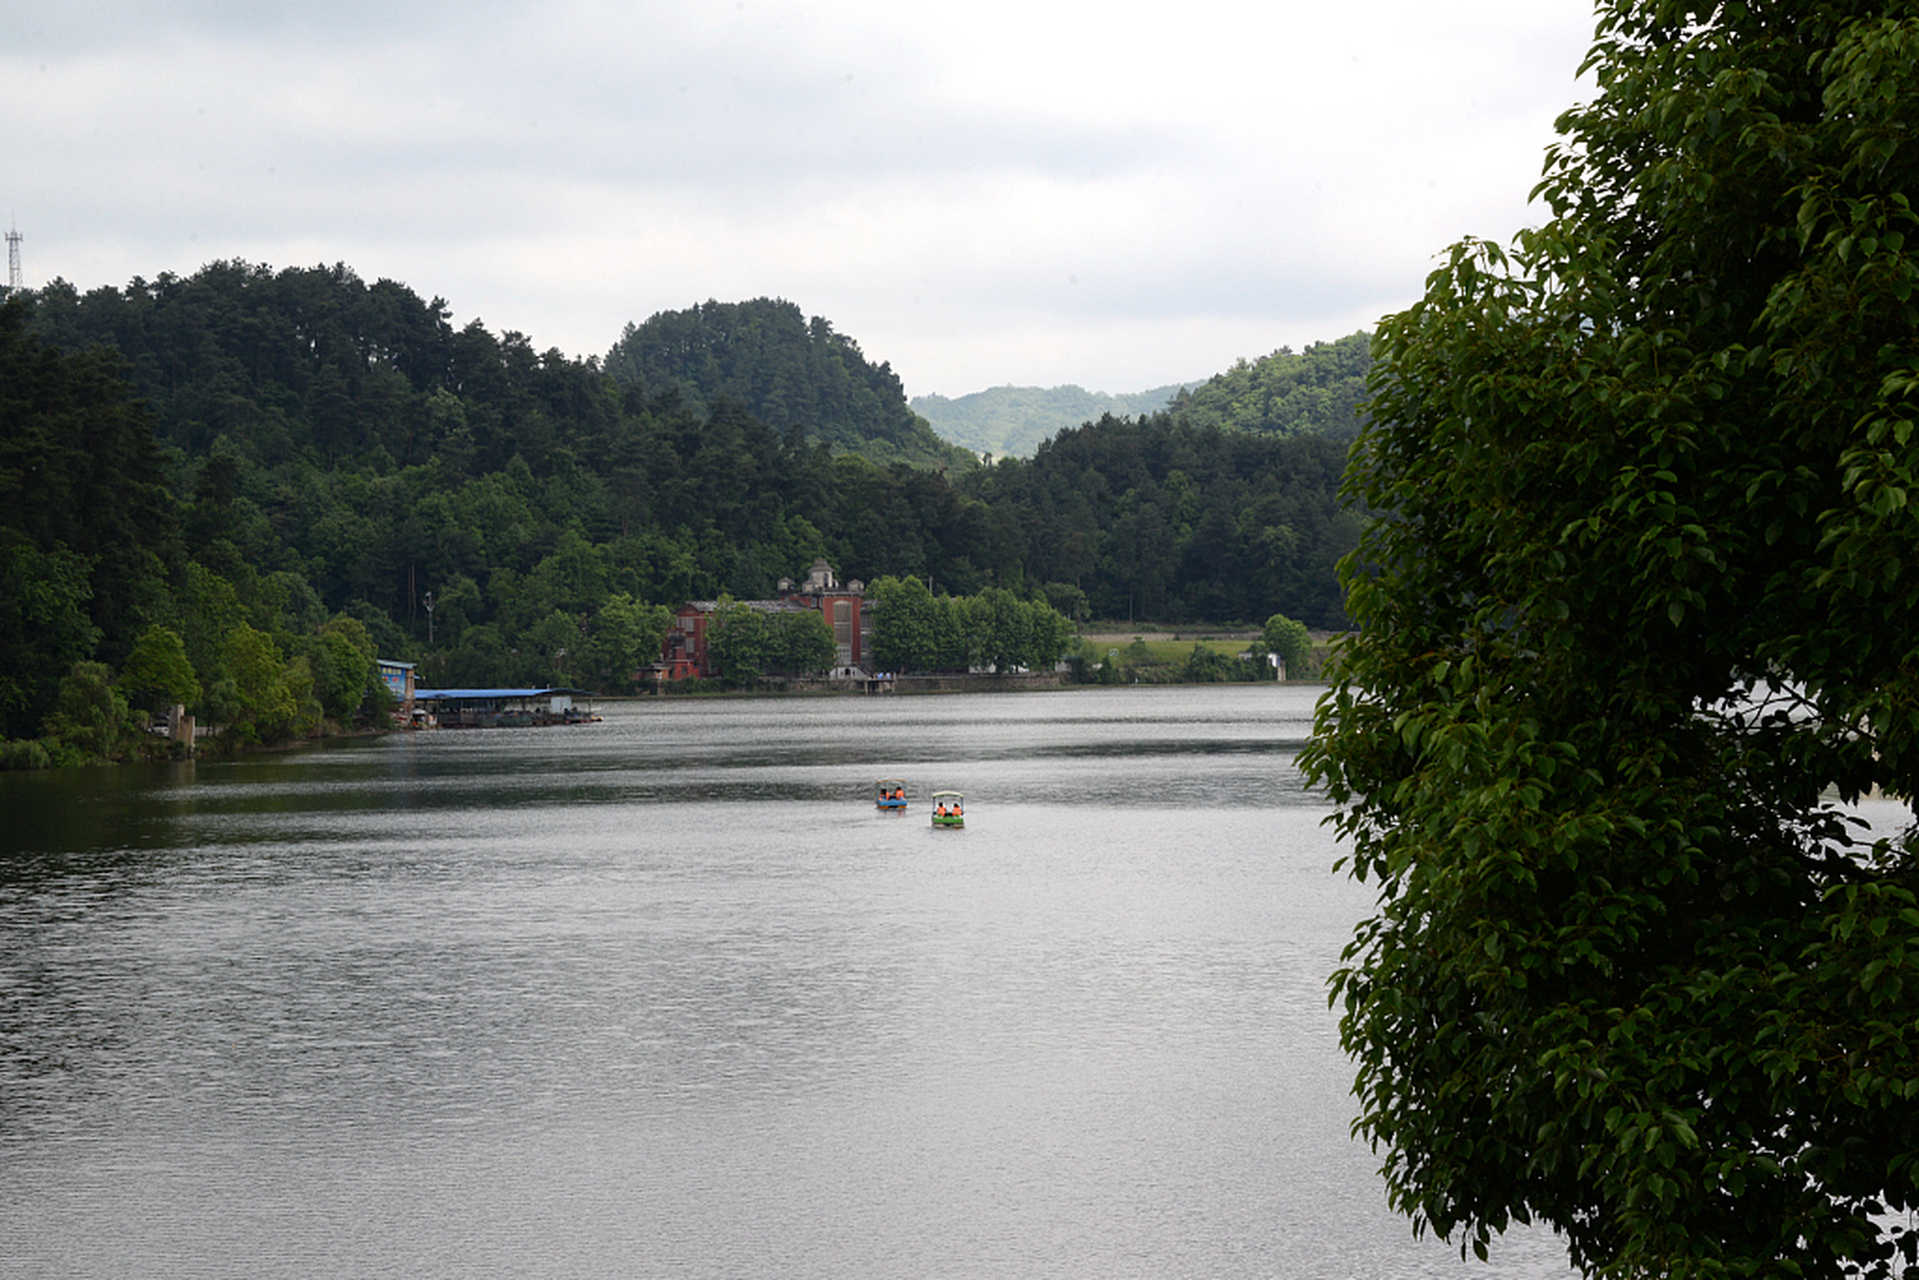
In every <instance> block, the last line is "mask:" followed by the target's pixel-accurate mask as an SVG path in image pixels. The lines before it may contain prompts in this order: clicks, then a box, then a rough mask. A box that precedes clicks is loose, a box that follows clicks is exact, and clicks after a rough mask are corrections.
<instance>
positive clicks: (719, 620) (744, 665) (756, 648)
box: [706, 600, 773, 684]
mask: <svg viewBox="0 0 1919 1280" xmlns="http://www.w3.org/2000/svg"><path fill="white" fill-rule="evenodd" d="M770 632H771V628H770V627H768V625H767V621H766V614H765V613H764V612H762V611H761V610H759V609H755V608H754V607H753V606H752V605H750V604H745V603H742V602H740V601H738V600H729V601H727V602H725V603H723V604H721V605H720V607H719V608H717V609H715V610H714V611H713V616H712V618H711V619H709V620H708V622H707V624H706V652H707V655H708V656H709V657H710V658H711V659H712V661H713V665H714V666H716V667H717V668H718V669H719V672H720V678H721V679H722V680H725V681H726V682H728V683H729V684H747V683H750V682H752V681H754V680H757V679H759V677H760V676H762V675H764V674H765V673H766V670H767V668H768V666H769V665H771V663H772V660H773V654H772V640H771V635H770Z"/></svg>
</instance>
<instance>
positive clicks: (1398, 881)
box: [1307, 0, 1919, 1277]
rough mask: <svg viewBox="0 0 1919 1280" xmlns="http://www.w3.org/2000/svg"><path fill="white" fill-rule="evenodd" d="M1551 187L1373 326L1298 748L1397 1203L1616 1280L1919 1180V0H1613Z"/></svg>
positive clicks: (1867, 1225)
mask: <svg viewBox="0 0 1919 1280" xmlns="http://www.w3.org/2000/svg"><path fill="white" fill-rule="evenodd" d="M1590 65H1591V66H1592V67H1593V68H1594V69H1595V70H1596V71H1597V74H1598V84H1599V90H1600V92H1599V96H1598V97H1597V99H1596V100H1595V101H1594V102H1593V103H1592V104H1591V105H1589V106H1586V107H1583V108H1580V109H1577V110H1574V111H1572V112H1570V113H1568V114H1567V115H1566V116H1565V117H1564V118H1563V119H1562V120H1561V122H1560V130H1561V133H1562V134H1563V136H1564V141H1563V143H1562V144H1561V145H1560V146H1559V147H1557V148H1556V149H1555V151H1554V152H1553V153H1552V154H1551V156H1550V159H1549V161H1548V164H1547V172H1546V178H1545V181H1544V182H1543V184H1542V187H1541V190H1542V192H1543V195H1544V197H1545V199H1546V200H1547V201H1548V202H1549V204H1550V207H1551V210H1552V214H1553V218H1552V220H1551V221H1550V222H1549V223H1548V224H1547V225H1546V226H1545V227H1543V228H1542V229H1540V230H1538V231H1536V232H1532V233H1528V234H1525V235H1523V236H1521V237H1520V238H1519V240H1518V242H1517V244H1516V245H1515V247H1514V248H1513V249H1512V251H1511V252H1510V253H1505V252H1501V251H1500V250H1498V249H1496V248H1494V247H1492V246H1490V245H1485V244H1480V243H1470V242H1469V243H1465V244H1462V245H1460V246H1458V247H1456V248H1455V249H1454V250H1453V251H1452V253H1451V256H1450V259H1449V261H1448V262H1447V264H1446V265H1445V266H1444V267H1443V268H1442V269H1440V270H1439V271H1437V272H1435V273H1434V275H1433V276H1432V278H1431V279H1430V280H1429V282H1428V287H1427V292H1426V295H1425V298H1424V300H1423V301H1422V302H1420V303H1419V304H1418V305H1416V306H1414V307H1413V308H1411V309H1410V310H1408V311H1406V312H1404V313H1402V314H1400V315H1398V316H1395V317H1392V318H1390V319H1389V320H1387V321H1386V322H1385V324H1384V325H1383V326H1382V327H1381V329H1380V331H1379V335H1378V346H1377V348H1376V355H1377V357H1378V359H1379V362H1380V363H1379V365H1378V366H1377V367H1376V368H1375V371H1374V374H1373V379H1372V386H1373V388H1374V391H1375V399H1374V402H1373V404H1372V422H1373V425H1372V426H1370V427H1369V428H1368V429H1367V430H1366V431H1365V432H1364V434H1363V435H1362V437H1361V439H1360V441H1359V444H1358V446H1357V449H1356V452H1355V456H1354V463H1353V469H1352V471H1351V474H1350V477H1349V481H1348V491H1349V494H1350V495H1351V496H1352V497H1353V498H1356V499H1358V500H1361V501H1363V502H1365V503H1367V504H1368V505H1370V506H1371V507H1372V508H1373V509H1374V510H1375V511H1376V512H1378V513H1379V514H1380V518H1379V520H1378V521H1377V522H1376V523H1375V524H1374V525H1373V526H1372V527H1371V529H1370V531H1369V532H1368V533H1367V534H1366V535H1365V537H1364V539H1363V541H1362V544H1361V548H1360V550H1359V552H1358V553H1356V555H1355V556H1354V557H1353V558H1352V559H1351V560H1350V561H1349V562H1348V565H1347V568H1346V583H1347V586H1348V589H1349V592H1350V599H1349V607H1350V609H1351V610H1352V612H1353V614H1354V617H1355V619H1356V620H1357V622H1358V623H1359V626H1360V632H1359V634H1358V638H1357V639H1356V641H1355V642H1353V643H1351V644H1349V645H1347V646H1345V647H1344V648H1343V649H1342V650H1341V651H1340V652H1339V654H1338V656H1337V658H1336V660H1335V669H1334V671H1333V673H1332V676H1333V681H1334V684H1333V688H1332V690H1331V692H1330V693H1329V694H1328V696H1327V698H1326V699H1325V701H1324V702H1323V704H1322V708H1321V712H1320V718H1319V723H1318V727H1317V736H1316V739H1315V743H1314V745H1313V747H1312V749H1311V750H1310V751H1309V753H1308V756H1307V767H1308V769H1309V771H1310V772H1311V773H1312V774H1313V775H1314V776H1316V777H1317V778H1318V779H1319V780H1320V781H1321V782H1323V783H1324V784H1325V785H1326V786H1327V787H1328V789H1329V791H1330V792H1331V794H1332V796H1333V798H1334V799H1335V801H1336V802H1337V804H1338V805H1339V806H1340V808H1339V813H1338V816H1337V819H1336V821H1337V824H1338V826H1339V827H1340V829H1341V830H1342V832H1343V834H1344V835H1345V836H1346V837H1347V838H1348V839H1349V840H1350V841H1351V866H1352V869H1353V871H1354V872H1355V874H1357V875H1358V876H1360V877H1361V878H1363V879H1371V880H1374V881H1376V882H1377V883H1378V884H1379V886H1380V891H1381V897H1380V905H1379V913H1378V915H1377V916H1376V917H1375V918H1374V919H1372V920H1371V921H1369V922H1367V923H1365V924H1364V925H1362V926H1361V928H1360V930H1359V932H1358V934H1357V936H1356V938H1355V940H1354V942H1353V944H1352V946H1351V949H1350V950H1349V952H1348V960H1349V963H1350V967H1349V968H1347V969H1345V970H1344V971H1342V972H1341V973H1340V974H1339V975H1338V977H1337V979H1336V982H1335V990H1336V999H1337V1000H1338V1001H1339V1002H1340V1003H1341V1004H1342V1005H1343V1008H1344V1018H1343V1023H1342V1028H1343V1034H1344V1038H1345V1041H1346V1044H1347V1046H1348V1048H1349V1049H1350V1051H1351V1052H1352V1053H1353V1054H1354V1055H1355V1056H1356V1058H1357V1060H1358V1063H1359V1078H1358V1086H1357V1088H1358V1094H1359V1097H1360V1099H1361V1104H1362V1114H1361V1118H1360V1121H1359V1127H1360V1130H1361V1131H1362V1132H1363V1133H1364V1134H1366V1135H1368V1136H1369V1137H1370V1138H1372V1139H1373V1140H1374V1141H1375V1143H1376V1144H1378V1145H1379V1147H1380V1148H1381V1149H1382V1150H1383V1151H1384V1153H1385V1174H1386V1177H1387V1179H1388V1183H1389V1186H1390V1188H1391V1192H1392V1195H1393V1198H1394V1201H1395V1203H1396V1204H1397V1205H1398V1206H1399V1207H1400V1208H1401V1209H1402V1210H1404V1211H1406V1212H1408V1213H1409V1214H1411V1215H1413V1216H1414V1218H1415V1220H1416V1221H1417V1222H1418V1223H1420V1224H1422V1225H1424V1226H1427V1227H1430V1228H1431V1229H1433V1230H1435V1231H1436V1232H1438V1233H1440V1234H1441V1235H1444V1236H1446V1237H1448V1238H1451V1239H1457V1240H1459V1241H1460V1242H1461V1244H1462V1248H1463V1247H1467V1246H1470V1247H1472V1248H1474V1249H1475V1250H1478V1251H1480V1252H1481V1253H1483V1252H1484V1251H1485V1249H1486V1247H1487V1245H1488V1243H1489V1242H1490V1241H1491V1239H1492V1237H1493V1236H1494V1235H1496V1234H1497V1233H1499V1232H1501V1231H1502V1230H1504V1229H1505V1228H1506V1227H1507V1226H1508V1225H1509V1224H1511V1223H1513V1222H1526V1221H1534V1222H1543V1223H1547V1224H1550V1225H1551V1226H1552V1227H1553V1228H1555V1229H1556V1230H1558V1231H1559V1232H1561V1233H1563V1234H1564V1236H1565V1237H1566V1239H1567V1241H1568V1243H1569V1246H1570V1250H1571V1254H1572V1257H1573V1259H1574V1261H1575V1262H1576V1263H1577V1264H1578V1265H1579V1266H1580V1267H1581V1268H1582V1269H1583V1270H1584V1271H1585V1272H1586V1273H1588V1274H1591V1275H1608V1276H1673V1277H1692V1276H1759V1275H1766V1276H1773V1275H1795V1276H1816V1277H1827V1276H1841V1275H1865V1276H1890V1275H1897V1274H1899V1273H1900V1268H1901V1266H1902V1265H1903V1266H1904V1267H1907V1268H1910V1267H1911V1266H1912V1265H1913V1258H1914V1236H1913V1235H1912V1234H1911V1232H1910V1230H1909V1227H1908V1225H1907V1224H1908V1223H1909V1221H1910V1219H1909V1218H1906V1217H1904V1216H1903V1215H1906V1214H1909V1213H1910V1212H1911V1211H1912V1210H1913V1209H1915V1208H1919V898H1916V897H1915V887H1916V886H1915V882H1916V880H1919V874H1916V873H1919V865H1916V863H1915V857H1914V848H1913V844H1912V837H1911V835H1910V833H1909V832H1902V833H1899V834H1897V835H1893V836H1890V837H1886V838H1879V839H1876V840H1868V839H1866V837H1865V836H1863V835H1861V834H1859V833H1858V832H1857V831H1856V830H1855V829H1853V828H1850V827H1849V826H1848V824H1847V822H1846V821H1845V820H1844V818H1843V817H1842V816H1841V814H1840V813H1839V812H1838V811H1837V810H1836V809H1835V808H1834V807H1833V805H1832V803H1831V801H1832V799H1833V798H1834V797H1837V798H1838V799H1839V800H1850V799H1853V798H1856V797H1859V796H1862V795H1864V794H1866V793H1867V792H1868V791H1869V790H1871V789H1873V788H1883V789H1884V790H1885V791H1886V792H1888V793H1891V794H1895V795H1900V796H1908V797H1909V796H1912V795H1915V794H1919V611H1915V610H1914V608H1913V607H1912V606H1913V599H1914V586H1915V584H1914V582H1913V580H1912V578H1911V576H1910V575H1911V573H1912V570H1913V566H1915V565H1919V511H1916V510H1915V499H1919V475H1915V462H1916V461H1919V457H1916V455H1915V451H1914V444H1915V442H1914V439H1913V434H1914V432H1913V429H1914V424H1915V418H1919V400H1916V399H1915V397H1914V394H1913V393H1914V390H1915V388H1919V309H1916V307H1915V303H1916V302H1919V259H1916V258H1915V250H1916V249H1919V225H1915V218H1914V214H1913V210H1912V208H1911V205H1910V204H1909V201H1908V194H1907V193H1909V192H1912V191H1914V190H1916V189H1919V136H1916V135H1915V126H1919V6H1915V5H1914V4H1910V3H1901V4H1888V3H1866V2H1864V0H1855V2H1852V3H1836V2H1834V3H1828V2H1820V0H1807V2H1805V3H1796V4H1789V5H1782V4H1759V3H1725V4H1717V5H1710V4H1691V5H1688V4H1682V3H1648V2H1642V0H1609V2H1608V3H1605V4H1603V5H1602V6H1601V21H1600V26H1599V34H1598V41H1597V44H1596V46H1595V49H1594V52H1593V54H1592V56H1591V60H1590Z"/></svg>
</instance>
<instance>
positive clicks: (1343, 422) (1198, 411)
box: [1171, 331, 1373, 440]
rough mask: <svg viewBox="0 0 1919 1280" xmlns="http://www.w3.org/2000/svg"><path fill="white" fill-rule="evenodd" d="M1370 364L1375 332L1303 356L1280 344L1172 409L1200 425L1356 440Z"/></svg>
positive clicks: (1177, 400) (1180, 398) (1179, 399)
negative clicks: (1267, 353) (1273, 350)
mask: <svg viewBox="0 0 1919 1280" xmlns="http://www.w3.org/2000/svg"><path fill="white" fill-rule="evenodd" d="M1372 365H1373V355H1372V335H1371V334H1369V333H1366V332H1363V331H1362V332H1359V333H1352V334H1348V335H1347V336H1345V337H1343V338H1341V339H1339V340H1338V341H1336V342H1315V343H1313V344H1312V345H1311V346H1309V347H1307V348H1306V349H1305V350H1304V351H1301V352H1298V353H1295V352H1294V351H1293V350H1292V349H1291V348H1290V347H1281V348H1280V349H1279V350H1277V351H1275V352H1273V353H1272V354H1271V355H1268V356H1261V357H1260V358H1259V359H1257V360H1253V361H1246V360H1241V361H1238V362H1237V363H1235V364H1234V365H1233V367H1232V368H1231V369H1228V370H1227V371H1226V372H1225V373H1220V374H1215V375H1214V376H1213V377H1212V378H1211V379H1210V380H1209V381H1207V382H1205V383H1203V384H1201V385H1199V386H1197V387H1194V388H1193V389H1192V390H1191V391H1182V392H1180V393H1179V394H1177V395H1175V396H1174V397H1173V402H1172V406H1171V407H1172V411H1173V413H1174V415H1175V416H1177V417H1180V418H1183V419H1185V420H1186V421H1188V422H1191V423H1193V424H1194V425H1196V426H1203V427H1223V428H1225V429H1226V430H1229V431H1259V432H1268V433H1271V434H1274V435H1288V436H1291V435H1324V436H1331V437H1332V438H1333V439H1335V440H1351V439H1352V438H1353V437H1354V436H1356V435H1358V434H1359V428H1360V415H1359V404H1360V402H1361V401H1363V400H1364V399H1365V398H1366V374H1367V371H1368V370H1370V369H1371V368H1372Z"/></svg>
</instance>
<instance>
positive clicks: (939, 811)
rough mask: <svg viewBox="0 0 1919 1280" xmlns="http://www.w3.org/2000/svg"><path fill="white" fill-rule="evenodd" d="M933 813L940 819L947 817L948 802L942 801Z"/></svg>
mask: <svg viewBox="0 0 1919 1280" xmlns="http://www.w3.org/2000/svg"><path fill="white" fill-rule="evenodd" d="M933 813H934V814H935V815H936V816H938V817H941V818H944V817H945V816H946V801H944V800H942V801H940V802H939V804H938V806H936V807H935V808H934V810H933Z"/></svg>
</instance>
